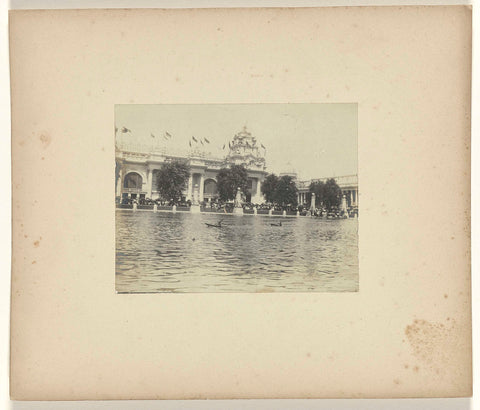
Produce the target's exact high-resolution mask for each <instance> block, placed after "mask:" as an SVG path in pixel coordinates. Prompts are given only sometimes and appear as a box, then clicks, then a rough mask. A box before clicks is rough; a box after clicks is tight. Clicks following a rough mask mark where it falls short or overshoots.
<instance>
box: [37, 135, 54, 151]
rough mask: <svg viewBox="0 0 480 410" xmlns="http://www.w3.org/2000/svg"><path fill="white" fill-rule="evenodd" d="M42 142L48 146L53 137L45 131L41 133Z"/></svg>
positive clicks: (45, 146) (44, 145)
mask: <svg viewBox="0 0 480 410" xmlns="http://www.w3.org/2000/svg"><path fill="white" fill-rule="evenodd" d="M39 139H40V142H41V143H42V146H43V148H47V147H48V146H49V145H50V142H51V141H52V137H50V135H49V134H47V133H43V134H40V137H39Z"/></svg>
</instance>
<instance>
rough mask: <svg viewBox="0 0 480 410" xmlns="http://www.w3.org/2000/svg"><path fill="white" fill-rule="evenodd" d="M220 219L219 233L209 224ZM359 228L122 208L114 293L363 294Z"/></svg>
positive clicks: (118, 216)
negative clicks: (358, 292)
mask: <svg viewBox="0 0 480 410" xmlns="http://www.w3.org/2000/svg"><path fill="white" fill-rule="evenodd" d="M220 219H223V223H222V228H221V229H217V228H208V227H207V226H206V225H205V222H208V223H216V222H217V221H218V220H220ZM279 220H281V221H282V224H283V225H282V226H281V227H274V226H271V223H276V222H278V221H279ZM357 228H358V221H357V220H356V219H349V220H322V219H311V218H288V219H284V218H276V217H272V218H268V217H251V216H243V217H236V216H231V215H228V216H225V215H222V216H220V215H215V214H190V213H177V214H173V213H163V212H162V213H153V212H131V211H125V210H121V211H117V213H116V289H117V291H119V292H256V291H275V292H307V291H315V292H351V291H357V290H358V235H357Z"/></svg>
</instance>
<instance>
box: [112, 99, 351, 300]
mask: <svg viewBox="0 0 480 410" xmlns="http://www.w3.org/2000/svg"><path fill="white" fill-rule="evenodd" d="M115 148H116V149H115V152H116V158H115V181H116V198H115V202H116V213H115V216H116V290H117V292H119V293H151V292H355V291H358V215H359V200H358V197H359V189H358V176H357V105H356V104H239V105H234V104H225V105H203V104H200V105H116V106H115Z"/></svg>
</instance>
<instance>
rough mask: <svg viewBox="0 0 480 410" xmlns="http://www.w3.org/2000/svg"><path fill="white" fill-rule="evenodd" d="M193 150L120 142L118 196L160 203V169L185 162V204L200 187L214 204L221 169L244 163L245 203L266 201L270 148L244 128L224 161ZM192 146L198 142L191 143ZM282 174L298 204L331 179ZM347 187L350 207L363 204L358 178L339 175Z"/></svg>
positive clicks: (340, 182) (196, 148)
mask: <svg viewBox="0 0 480 410" xmlns="http://www.w3.org/2000/svg"><path fill="white" fill-rule="evenodd" d="M195 142H196V143H195V144H193V146H191V147H190V149H189V150H184V151H182V150H178V149H167V148H166V147H165V146H161V145H155V144H152V145H142V144H135V143H129V142H125V141H122V142H119V141H117V143H116V154H115V171H116V180H115V185H116V186H115V192H116V196H117V197H118V198H122V199H125V198H127V199H145V198H150V199H154V200H155V199H158V198H159V197H160V194H159V192H158V191H157V176H158V170H160V168H161V167H162V164H164V163H168V162H171V161H175V160H182V161H185V162H186V163H187V164H188V165H189V166H190V177H189V180H188V185H187V188H186V189H185V191H184V192H183V197H182V200H184V201H188V200H192V196H193V192H194V190H195V189H198V192H199V201H200V202H202V201H205V202H207V203H208V202H210V201H212V200H215V199H217V198H218V193H217V180H216V177H217V174H218V172H219V171H220V169H221V168H225V167H229V166H230V165H243V166H244V167H245V168H246V170H247V175H248V190H247V192H245V193H244V194H245V200H246V201H247V202H252V203H255V204H261V203H263V202H265V199H264V197H263V195H262V192H261V189H260V187H261V184H262V182H263V181H264V179H265V177H266V175H267V174H268V172H267V171H266V168H267V167H266V161H265V152H266V150H265V147H264V146H263V144H261V143H259V142H258V141H257V139H256V138H255V137H254V136H252V134H251V133H250V132H248V131H247V130H246V128H245V127H244V129H243V130H242V131H240V132H239V133H237V134H235V136H234V137H233V139H232V140H231V141H229V142H228V144H225V146H226V147H227V153H226V155H225V156H224V157H215V156H213V155H212V154H207V153H206V150H204V149H203V148H205V147H204V146H203V145H202V146H200V145H199V144H198V141H197V140H195ZM190 145H192V144H190ZM282 175H290V176H292V177H293V178H294V180H295V182H296V185H297V188H298V203H299V204H305V203H307V195H308V191H309V186H310V183H311V182H316V181H319V180H323V181H326V180H327V179H328V178H320V179H313V180H305V181H299V180H297V173H296V171H295V170H293V169H287V170H285V172H283V173H281V174H280V176H282ZM334 179H335V180H336V182H337V184H338V185H339V186H340V188H341V189H342V192H343V193H344V195H345V197H346V201H347V205H348V206H349V207H356V206H358V178H357V175H347V176H340V177H334Z"/></svg>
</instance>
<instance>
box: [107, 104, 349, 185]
mask: <svg viewBox="0 0 480 410" xmlns="http://www.w3.org/2000/svg"><path fill="white" fill-rule="evenodd" d="M115 124H116V126H117V127H118V132H117V139H118V140H119V141H121V140H123V141H125V142H130V141H131V142H132V143H140V144H147V145H150V144H152V142H153V141H160V145H163V144H165V145H166V147H167V149H168V148H169V147H171V148H175V149H181V150H188V149H189V145H188V142H189V141H190V140H191V137H192V136H195V137H196V138H197V139H200V138H202V139H203V138H207V139H208V140H209V141H210V144H205V145H204V146H201V145H199V148H202V149H204V150H205V151H206V152H207V153H211V154H212V155H213V156H216V157H223V156H225V155H226V154H227V153H228V141H229V140H232V139H233V137H234V135H235V134H236V133H237V132H239V131H241V130H242V129H243V127H244V126H246V127H247V131H249V132H251V133H252V135H253V136H254V137H256V139H257V144H258V145H260V144H263V145H264V146H265V147H266V149H267V151H266V161H267V171H268V172H274V173H276V174H279V173H281V172H283V171H285V170H290V169H291V168H294V169H295V170H296V171H297V173H298V177H299V179H311V178H321V177H332V176H341V175H351V174H356V173H357V104H198V105H187V104H185V105H183V104H178V105H161V104H159V105H153V104H152V105H141V104H125V105H116V106H115ZM122 127H126V128H128V129H129V130H131V133H122V132H121V129H122ZM165 132H168V133H169V134H171V135H172V138H171V139H170V140H168V141H167V140H165V139H164V138H163V135H165ZM152 133H153V135H155V138H152V136H151V134H152ZM225 143H226V145H227V147H226V149H225V150H224V151H222V147H223V145H224V144H225Z"/></svg>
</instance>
